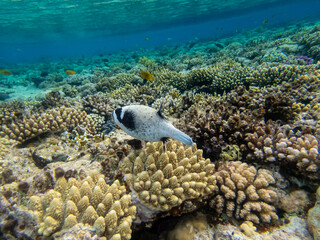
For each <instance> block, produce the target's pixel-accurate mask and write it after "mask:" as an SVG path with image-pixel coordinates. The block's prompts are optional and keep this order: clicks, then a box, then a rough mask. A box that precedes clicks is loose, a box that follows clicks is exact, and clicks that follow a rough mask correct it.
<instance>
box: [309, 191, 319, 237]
mask: <svg viewBox="0 0 320 240" xmlns="http://www.w3.org/2000/svg"><path fill="white" fill-rule="evenodd" d="M307 222H308V229H309V231H310V233H311V234H312V236H313V238H314V239H315V240H319V239H320V187H319V188H318V190H317V192H316V203H315V205H314V207H313V208H311V209H310V210H309V211H308V218H307Z"/></svg>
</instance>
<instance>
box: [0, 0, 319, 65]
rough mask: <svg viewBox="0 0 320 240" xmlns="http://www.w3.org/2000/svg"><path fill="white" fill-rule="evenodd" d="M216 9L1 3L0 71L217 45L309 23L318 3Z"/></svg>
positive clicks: (201, 4) (191, 4)
mask: <svg viewBox="0 0 320 240" xmlns="http://www.w3.org/2000/svg"><path fill="white" fill-rule="evenodd" d="M219 2H220V1H209V0H208V1H167V2H164V1H138V0H136V1H84V0H83V1H49V0H45V1H41V3H40V2H39V3H38V1H34V2H33V1H28V2H27V3H25V1H7V0H4V1H1V2H0V24H1V25H0V29H1V30H0V52H1V55H0V64H1V65H2V66H3V67H5V65H6V64H9V63H20V62H26V61H27V62H30V61H43V60H44V59H57V58H64V57H75V56H83V55H93V54H102V53H106V52H114V51H119V50H123V49H125V50H128V49H129V50H130V49H148V48H153V47H158V46H162V45H177V44H181V43H184V42H187V41H192V40H194V39H203V38H213V39H218V38H219V37H222V36H227V35H231V34H237V33H239V32H241V31H245V30H248V29H252V28H256V27H259V26H261V27H264V28H271V27H274V26H281V25H287V24H295V23H296V22H298V21H301V20H310V19H314V18H317V17H319V12H320V1H319V0H306V1H292V0H291V1H268V2H267V3H266V2H265V1H264V2H260V1H246V3H244V4H241V5H239V2H241V3H243V1H236V0H234V1H233V2H232V3H230V1H228V2H229V3H230V4H227V5H226V6H219V5H218V3H219ZM222 2H223V1H222ZM121 14H123V16H122V15H121ZM265 19H268V22H267V23H264V20H265Z"/></svg>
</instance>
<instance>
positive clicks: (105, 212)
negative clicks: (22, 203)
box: [28, 171, 136, 239]
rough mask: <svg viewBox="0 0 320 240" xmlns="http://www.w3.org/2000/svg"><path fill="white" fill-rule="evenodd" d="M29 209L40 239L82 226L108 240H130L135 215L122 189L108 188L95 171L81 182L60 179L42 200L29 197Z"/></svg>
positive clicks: (34, 196) (133, 207) (109, 186)
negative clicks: (37, 224) (35, 222)
mask: <svg viewBox="0 0 320 240" xmlns="http://www.w3.org/2000/svg"><path fill="white" fill-rule="evenodd" d="M28 209H29V210H31V211H33V214H34V216H35V217H36V218H37V220H38V221H39V229H38V234H40V235H44V236H50V235H52V234H53V233H56V232H58V231H60V230H61V229H62V230H63V229H69V228H71V227H73V226H75V225H77V224H78V223H83V224H89V225H90V226H91V227H92V228H93V229H95V231H96V233H97V234H98V235H99V236H106V237H107V238H108V239H130V238H131V223H132V220H133V219H134V218H135V214H136V207H135V206H131V197H130V195H128V194H126V188H125V186H121V185H120V183H119V181H115V182H114V183H113V184H111V185H108V184H107V183H106V182H105V180H104V177H103V175H99V174H98V172H97V171H91V172H90V173H89V176H88V177H86V178H85V179H83V180H82V181H78V180H76V179H75V178H69V179H68V181H67V180H66V179H65V177H64V176H61V177H60V178H58V179H57V180H56V182H55V186H54V189H51V190H49V191H47V192H46V193H45V194H44V195H43V196H38V195H33V196H31V197H30V199H29V200H28Z"/></svg>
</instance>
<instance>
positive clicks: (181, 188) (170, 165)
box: [121, 141, 216, 221]
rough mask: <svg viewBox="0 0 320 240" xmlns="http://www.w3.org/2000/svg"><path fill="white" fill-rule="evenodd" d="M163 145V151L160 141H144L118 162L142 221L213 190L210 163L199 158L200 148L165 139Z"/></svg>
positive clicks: (213, 178)
mask: <svg viewBox="0 0 320 240" xmlns="http://www.w3.org/2000/svg"><path fill="white" fill-rule="evenodd" d="M165 148H166V151H165V152H163V145H162V143H153V144H151V143H148V144H147V147H146V149H145V150H140V151H134V152H132V153H131V154H129V155H128V157H126V158H124V160H123V162H122V164H121V168H122V169H123V172H124V174H125V180H126V182H127V184H128V185H129V187H130V188H131V190H132V194H133V196H134V198H136V199H135V201H137V206H138V208H139V207H140V208H141V209H142V210H141V211H138V212H139V214H140V217H141V219H142V220H144V221H147V220H149V219H150V217H152V216H153V214H156V213H158V212H163V211H168V210H170V209H172V208H173V207H176V206H179V205H181V204H182V203H183V202H184V201H186V200H190V199H198V200H201V199H205V198H207V197H208V196H209V195H211V194H213V193H214V191H215V190H216V181H215V176H214V175H212V172H213V170H214V164H212V163H210V160H209V159H204V158H203V157H202V150H199V149H197V148H196V147H195V146H194V147H188V148H185V147H183V146H182V144H181V143H180V142H178V141H169V142H168V143H167V144H166V146H165Z"/></svg>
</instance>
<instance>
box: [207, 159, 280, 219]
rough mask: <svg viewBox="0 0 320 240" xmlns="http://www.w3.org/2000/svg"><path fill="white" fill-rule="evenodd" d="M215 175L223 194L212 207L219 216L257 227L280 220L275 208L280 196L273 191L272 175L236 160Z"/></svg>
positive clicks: (214, 201) (226, 163) (228, 163)
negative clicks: (251, 223)
mask: <svg viewBox="0 0 320 240" xmlns="http://www.w3.org/2000/svg"><path fill="white" fill-rule="evenodd" d="M214 176H215V177H216V178H217V185H218V187H219V192H218V194H217V195H216V196H215V197H214V198H213V199H212V200H211V201H210V203H209V205H210V206H211V207H212V208H214V209H215V211H216V212H217V213H218V214H222V213H226V214H227V216H228V217H229V218H231V217H235V218H236V219H238V220H245V221H251V222H253V223H256V224H259V223H271V222H274V221H276V220H277V219H278V216H277V214H276V208H275V207H274V204H275V203H276V202H277V201H278V197H277V193H276V192H275V191H274V190H273V189H272V188H271V185H272V184H274V183H275V180H274V178H273V177H272V174H271V172H269V171H268V170H266V169H259V170H257V169H256V168H255V167H253V166H249V165H248V164H246V163H242V162H239V161H236V162H224V163H222V164H221V165H220V166H219V167H218V169H217V171H216V173H215V174H214Z"/></svg>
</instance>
